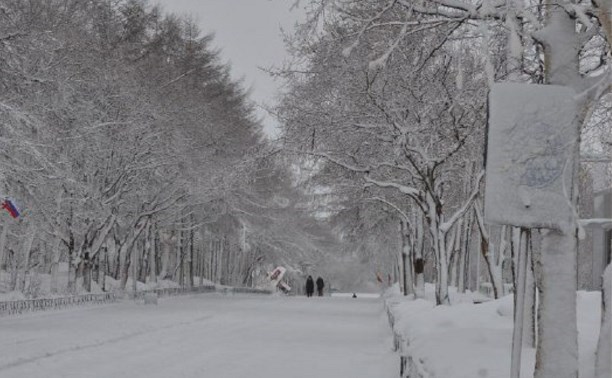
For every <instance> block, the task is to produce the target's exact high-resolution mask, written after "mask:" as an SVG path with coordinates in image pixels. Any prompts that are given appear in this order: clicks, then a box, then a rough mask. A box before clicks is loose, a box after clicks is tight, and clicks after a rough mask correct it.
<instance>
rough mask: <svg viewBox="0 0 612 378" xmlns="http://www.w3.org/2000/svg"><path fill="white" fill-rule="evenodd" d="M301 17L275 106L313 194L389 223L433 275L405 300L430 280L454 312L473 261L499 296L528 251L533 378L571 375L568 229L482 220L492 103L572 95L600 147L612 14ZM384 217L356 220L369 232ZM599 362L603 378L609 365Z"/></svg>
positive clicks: (400, 10) (352, 10) (406, 251)
mask: <svg viewBox="0 0 612 378" xmlns="http://www.w3.org/2000/svg"><path fill="white" fill-rule="evenodd" d="M309 9H310V17H309V19H308V21H307V22H306V23H305V24H303V25H302V27H301V28H300V29H298V31H297V32H296V34H295V35H294V38H293V40H292V41H291V42H292V51H293V52H294V54H295V57H296V66H295V67H292V68H291V69H287V70H284V71H283V72H282V73H283V74H284V75H286V77H288V78H289V80H290V82H291V86H290V89H289V91H288V94H287V95H286V96H285V98H284V100H283V102H282V104H281V105H280V107H279V114H280V115H281V117H282V119H283V121H284V125H285V126H284V128H285V134H284V138H285V139H284V142H285V146H286V149H287V150H288V151H290V152H291V153H296V154H300V155H304V154H306V155H308V156H311V158H312V160H314V161H316V162H317V163H316V164H318V167H319V170H318V172H317V175H315V176H314V177H313V184H314V185H315V186H316V185H326V186H330V187H332V188H338V196H337V200H338V201H340V202H341V203H342V205H341V206H342V207H343V208H344V209H345V211H346V209H350V208H359V209H364V208H367V209H370V210H369V212H370V214H372V213H375V214H384V213H385V212H386V213H388V214H395V217H394V219H396V221H395V222H387V223H388V224H389V226H388V227H389V228H387V231H386V232H398V231H399V234H400V236H398V238H399V239H401V243H400V245H401V252H400V256H401V255H403V256H406V257H407V259H404V260H408V261H410V260H412V261H413V262H415V263H416V262H417V261H421V260H420V259H422V258H425V259H426V260H425V266H427V265H428V264H430V266H432V267H433V269H431V270H429V271H428V270H427V269H426V268H425V269H421V267H420V266H419V267H418V268H416V269H413V266H414V267H416V266H417V265H422V264H421V263H420V262H419V263H417V264H414V265H413V264H409V265H408V267H407V269H406V268H405V269H403V270H404V271H405V272H406V276H408V277H407V278H408V279H406V288H405V290H406V292H412V290H413V289H412V286H413V284H415V283H416V285H417V288H416V292H417V293H418V292H420V291H422V289H420V288H419V285H420V284H421V283H422V280H421V277H420V276H419V275H420V274H421V273H422V272H424V273H425V274H427V275H428V278H429V279H432V280H433V281H434V282H435V285H436V301H437V303H438V304H449V302H450V301H449V295H448V286H449V284H451V283H452V284H456V285H457V286H458V287H459V288H461V289H465V288H466V287H467V286H469V285H473V283H472V280H470V277H471V274H470V271H471V269H472V267H473V265H474V264H479V263H480V261H481V256H482V260H483V261H482V262H483V264H484V265H485V266H486V268H487V269H486V270H487V272H488V276H489V280H490V282H491V283H492V286H493V290H494V293H495V296H496V297H497V296H500V295H502V293H503V280H502V271H504V270H506V271H508V272H510V271H511V270H510V269H509V266H510V264H509V263H510V262H511V261H512V259H511V258H510V257H511V256H514V257H515V260H516V259H518V256H519V255H525V254H526V253H527V251H526V250H527V249H529V248H528V247H529V246H533V247H534V249H533V266H534V267H535V270H534V271H533V270H532V269H533V268H530V267H531V264H527V265H525V266H526V267H528V268H530V272H533V273H535V280H536V283H537V287H538V291H539V298H540V299H539V308H538V311H537V313H538V318H539V319H540V323H539V325H538V338H537V340H538V345H537V350H538V352H537V359H536V376H537V377H575V376H577V366H578V364H577V355H578V354H577V351H576V349H577V341H576V340H577V339H576V302H575V291H576V281H577V279H576V270H577V269H576V268H577V267H576V255H577V253H576V238H577V234H578V220H577V219H576V228H575V229H572V230H571V231H569V232H562V231H545V232H543V233H542V236H541V237H540V236H538V235H535V236H534V237H536V236H537V237H536V239H537V240H534V242H533V243H525V242H524V241H522V240H524V239H525V238H526V235H528V233H527V232H524V233H523V238H522V237H521V232H520V231H519V230H517V229H514V230H513V229H512V228H511V227H510V225H508V226H506V227H495V228H492V227H490V226H488V225H486V224H485V222H484V219H483V213H482V210H483V204H482V198H483V193H484V190H485V189H486V188H484V185H483V180H482V178H483V174H484V172H483V166H484V155H485V129H486V127H485V125H486V118H487V104H486V98H487V93H488V88H489V86H490V84H493V83H494V82H499V81H515V82H524V83H533V84H538V83H546V84H557V85H565V86H568V87H571V88H572V89H574V90H575V92H576V100H577V102H578V108H579V117H578V118H579V119H578V120H577V123H578V126H577V127H581V128H582V129H583V134H584V135H588V136H589V137H590V138H591V142H593V139H598V140H597V141H596V143H595V145H597V146H598V147H597V148H602V149H604V151H605V148H606V147H605V144H606V143H605V140H602V139H601V138H599V137H600V136H601V135H602V134H601V133H600V132H597V131H596V130H597V129H596V127H597V125H599V126H600V125H601V124H602V123H604V124H608V125H609V122H610V118H609V104H610V98H609V96H610V92H611V87H610V83H611V82H612V80H610V74H611V72H612V69H611V66H610V60H609V57H610V40H611V38H612V32H611V29H610V28H611V23H610V13H609V12H610V2H609V1H605V0H603V1H594V2H588V3H587V2H569V1H568V2H564V1H562V2H555V3H552V2H538V1H535V2H532V1H513V0H509V1H501V2H488V1H485V2H483V3H478V4H475V3H472V2H469V1H465V2H464V1H443V0H442V1H438V0H436V1H427V0H426V1H421V2H411V1H402V0H389V1H374V0H372V1H369V0H366V1H352V0H349V1H334V0H321V1H314V2H310V3H309ZM593 115H595V116H593ZM604 129H605V128H604ZM600 130H601V129H600ZM595 135H596V136H597V137H594V136H595ZM608 152H609V151H608ZM573 170H574V171H577V168H576V169H573ZM574 177H578V175H577V174H574ZM577 187H578V186H577V184H576V185H575V188H572V189H571V190H570V193H571V195H572V198H571V201H572V203H573V204H574V205H577V197H578V193H577ZM372 207H374V209H372ZM361 213H365V211H361ZM577 213H578V212H577V211H576V214H577ZM378 218H380V216H368V217H364V218H362V219H360V220H359V222H361V223H360V224H361V225H363V226H364V227H366V228H367V227H371V228H370V230H375V229H376V228H374V227H375V226H376V225H379V224H380V222H376V219H378ZM383 218H384V217H383ZM398 224H400V226H399V227H398ZM423 230H425V231H423ZM539 239H541V243H540V240H539ZM424 246H425V247H424ZM470 251H476V254H470ZM400 261H401V260H400ZM403 264H404V262H403V261H401V262H399V263H398V264H397V265H399V266H401V265H403ZM521 269H527V268H521ZM514 272H515V273H520V272H519V269H518V265H515V266H514ZM517 275H518V274H517ZM529 275H530V276H533V274H529ZM477 280H478V277H477V278H476V281H477ZM451 281H452V282H451ZM472 287H473V286H472ZM608 307H609V306H608ZM522 310H523V309H517V312H520V311H522ZM528 318H529V319H532V317H528ZM527 329H535V327H530V326H528V327H527ZM560 329H564V330H565V331H564V332H563V333H562V334H563V339H562V340H561V339H560V338H559V335H558V332H559V330H560ZM553 333H557V334H556V335H553ZM607 337H608V338H609V335H607ZM605 338H606V335H605V334H604V335H602V339H605ZM526 339H527V340H531V342H533V340H535V337H528V338H526ZM561 345H562V346H563V347H561ZM607 361H609V359H608V360H607ZM600 362H601V364H600V367H599V368H598V369H599V374H601V376H602V377H603V376H606V374H609V369H610V366H609V362H608V363H607V365H606V358H605V356H602V357H601V358H600ZM606 366H607V367H606ZM606 369H607V370H606ZM606 372H608V373H606Z"/></svg>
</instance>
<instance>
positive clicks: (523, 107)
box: [485, 83, 578, 230]
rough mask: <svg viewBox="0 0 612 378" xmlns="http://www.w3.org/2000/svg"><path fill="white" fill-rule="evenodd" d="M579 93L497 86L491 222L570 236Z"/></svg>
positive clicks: (488, 202)
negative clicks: (556, 231) (557, 231)
mask: <svg viewBox="0 0 612 378" xmlns="http://www.w3.org/2000/svg"><path fill="white" fill-rule="evenodd" d="M574 96H575V93H574V92H573V91H572V90H571V89H569V88H567V87H563V86H557V85H534V84H509V83H505V84H495V85H494V86H493V88H491V93H490V95H489V139H488V148H487V167H486V169H487V177H486V187H485V219H486V221H487V222H488V223H492V224H508V225H512V226H520V227H529V228H550V229H557V230H567V229H568V227H569V226H570V225H571V224H572V218H573V211H572V208H571V206H570V199H569V196H570V193H571V191H572V186H571V183H572V177H571V176H572V171H573V164H574V154H575V151H576V150H577V148H576V147H577V146H576V143H577V142H578V126H577V122H576V103H575V100H574Z"/></svg>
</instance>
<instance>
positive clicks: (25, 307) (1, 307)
mask: <svg viewBox="0 0 612 378" xmlns="http://www.w3.org/2000/svg"><path fill="white" fill-rule="evenodd" d="M214 292H220V293H224V294H230V293H235V294H272V292H271V291H270V290H262V289H254V288H249V287H227V288H220V289H217V288H216V287H215V286H214V285H205V286H194V287H189V288H163V289H152V290H143V291H138V292H136V299H144V296H145V295H146V294H147V293H154V294H157V296H158V297H169V296H175V295H185V294H202V293H214ZM128 295H129V293H128ZM132 298H133V296H132ZM117 300H118V297H117V295H116V294H115V293H103V294H84V295H75V296H70V297H59V298H41V299H24V300H18V301H2V302H0V316H3V315H15V314H23V313H26V312H35V311H47V310H56V309H61V308H66V307H73V306H81V305H85V304H103V303H112V302H116V301H117Z"/></svg>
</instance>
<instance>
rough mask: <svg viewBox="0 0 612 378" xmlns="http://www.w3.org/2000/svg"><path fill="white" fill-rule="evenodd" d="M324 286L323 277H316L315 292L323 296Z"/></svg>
mask: <svg viewBox="0 0 612 378" xmlns="http://www.w3.org/2000/svg"><path fill="white" fill-rule="evenodd" d="M324 287H325V283H324V282H323V278H321V277H318V278H317V294H319V297H322V296H323V288H324Z"/></svg>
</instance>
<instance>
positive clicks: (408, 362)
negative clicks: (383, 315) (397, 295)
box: [384, 301, 430, 378]
mask: <svg viewBox="0 0 612 378" xmlns="http://www.w3.org/2000/svg"><path fill="white" fill-rule="evenodd" d="M384 303H385V311H386V312H387V318H388V319H389V326H390V327H391V331H392V332H393V350H394V351H395V352H397V353H398V354H399V357H400V378H429V377H430V375H429V374H428V373H427V370H426V369H425V367H424V366H423V363H422V361H420V360H415V359H414V356H412V355H411V353H410V347H409V344H410V341H409V340H408V339H407V338H406V337H405V336H404V335H403V334H402V333H401V332H400V331H399V330H398V329H397V328H396V319H395V314H394V312H393V306H392V305H391V304H390V303H389V302H388V301H385V302H384Z"/></svg>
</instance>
